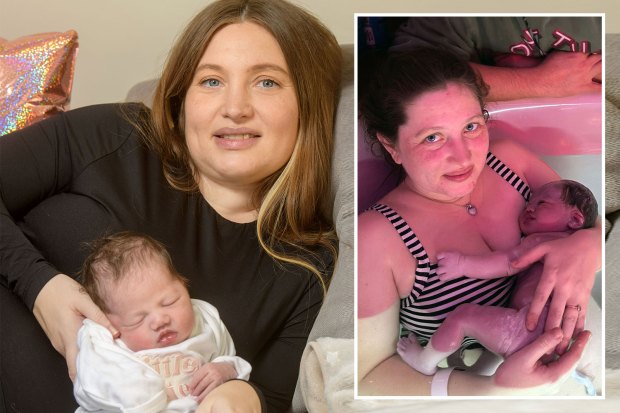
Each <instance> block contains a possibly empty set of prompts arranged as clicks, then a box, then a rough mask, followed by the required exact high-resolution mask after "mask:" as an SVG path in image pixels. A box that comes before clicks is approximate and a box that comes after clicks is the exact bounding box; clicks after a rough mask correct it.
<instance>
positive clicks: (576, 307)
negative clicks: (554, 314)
mask: <svg viewBox="0 0 620 413" xmlns="http://www.w3.org/2000/svg"><path fill="white" fill-rule="evenodd" d="M566 308H567V309H568V308H574V309H575V310H577V312H578V313H579V312H581V305H579V304H575V305H571V304H566Z"/></svg>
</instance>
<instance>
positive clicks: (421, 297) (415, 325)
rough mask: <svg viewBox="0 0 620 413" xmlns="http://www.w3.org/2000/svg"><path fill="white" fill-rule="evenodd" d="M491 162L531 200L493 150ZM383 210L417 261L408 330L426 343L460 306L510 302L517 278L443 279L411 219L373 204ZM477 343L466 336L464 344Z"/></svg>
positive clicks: (404, 315) (407, 307)
mask: <svg viewBox="0 0 620 413" xmlns="http://www.w3.org/2000/svg"><path fill="white" fill-rule="evenodd" d="M486 163H487V165H488V166H489V167H490V168H491V169H493V170H494V171H495V172H497V173H498V174H499V175H500V176H501V177H502V178H504V180H506V181H507V182H508V183H509V184H510V185H512V186H513V187H514V188H515V189H516V190H517V191H518V192H519V193H520V194H521V195H522V196H523V198H524V199H525V200H526V201H527V200H528V199H529V197H530V188H529V186H528V185H527V184H526V183H525V182H524V181H523V180H522V179H521V178H520V177H519V176H518V175H517V174H515V173H514V172H513V171H512V170H511V169H510V168H508V167H507V166H506V165H505V164H504V163H503V162H501V161H500V160H499V159H497V158H496V157H495V156H494V155H493V154H492V153H491V152H489V153H488V154H487V161H486ZM371 209H374V210H376V211H378V212H380V213H382V214H383V215H384V216H385V217H386V218H387V219H388V220H389V221H390V222H391V223H392V225H393V226H394V228H395V229H396V231H397V232H398V234H399V235H400V237H401V239H402V240H403V242H404V243H405V246H406V247H407V249H408V250H409V252H410V253H411V255H413V256H414V258H415V259H416V261H417V268H416V271H415V281H414V284H413V288H412V290H411V293H410V294H409V296H407V297H406V298H403V299H401V302H400V323H401V325H402V326H403V327H404V329H405V330H407V331H410V332H413V333H415V334H416V336H417V337H418V340H419V341H420V342H421V343H422V344H425V343H426V342H427V341H428V340H429V339H430V337H431V336H432V335H433V333H434V332H435V331H436V330H437V328H438V327H439V325H440V324H441V323H442V322H443V320H444V319H445V318H446V317H447V315H448V314H449V313H450V312H451V311H453V310H454V309H455V308H456V307H457V306H458V305H460V304H463V303H474V304H480V305H494V306H503V305H505V304H506V303H507V302H508V298H509V296H510V291H511V287H512V284H513V281H514V277H504V278H495V279H490V280H479V279H473V278H467V277H459V278H456V279H453V280H450V281H446V282H441V281H440V280H439V276H438V275H437V273H436V270H437V264H436V263H431V262H430V260H429V258H428V254H427V253H426V250H425V249H424V247H423V246H422V243H421V242H420V241H419V240H418V237H417V236H416V235H415V233H414V232H413V231H412V229H411V228H410V227H409V225H408V224H407V222H405V220H404V219H403V218H402V217H401V216H400V215H399V214H398V213H397V212H396V211H394V210H393V209H391V208H390V207H389V206H387V205H382V204H375V205H373V206H372V207H371ZM473 342H475V340H473V339H466V340H465V341H464V342H463V344H462V346H463V347H467V346H468V345H470V344H472V343H473Z"/></svg>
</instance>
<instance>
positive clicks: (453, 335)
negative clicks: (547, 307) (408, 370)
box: [397, 304, 546, 375]
mask: <svg viewBox="0 0 620 413" xmlns="http://www.w3.org/2000/svg"><path fill="white" fill-rule="evenodd" d="M527 310H528V307H524V308H522V309H521V310H515V309H512V308H504V307H494V306H481V305H477V304H461V305H460V306H458V307H457V308H456V309H455V310H454V311H453V312H451V313H450V314H449V315H448V317H447V318H446V319H445V320H444V322H443V323H442V324H441V326H440V327H439V328H438V329H437V331H436V332H435V334H433V337H431V341H430V342H429V343H428V344H427V346H426V347H424V348H422V347H421V346H420V345H419V344H418V343H417V341H416V340H415V338H411V337H408V338H404V339H401V340H400V341H399V342H398V346H397V351H398V354H400V356H401V357H402V359H403V360H404V361H405V362H406V363H407V364H409V365H410V366H411V367H413V368H415V369H416V370H418V371H419V372H421V373H424V374H429V375H430V374H434V372H435V371H436V370H437V363H439V362H440V361H441V360H443V359H444V358H446V357H447V356H449V355H450V354H452V353H453V352H455V351H457V350H458V349H459V348H460V346H461V341H462V340H463V337H465V336H467V337H473V338H475V339H477V340H478V341H479V342H480V344H482V345H483V346H484V347H485V348H486V349H488V350H490V351H492V352H494V353H496V354H499V355H501V356H508V355H510V354H512V353H514V352H515V351H517V350H518V349H520V348H521V347H523V346H525V345H526V344H529V343H530V342H532V341H533V340H534V339H535V338H536V337H538V336H539V335H540V334H541V332H542V329H543V327H544V320H545V319H546V314H543V315H542V316H541V317H540V320H539V323H538V326H537V327H536V329H535V330H534V331H532V332H530V331H528V330H527V329H526V328H525V315H526V314H527Z"/></svg>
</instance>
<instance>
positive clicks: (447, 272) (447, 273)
mask: <svg viewBox="0 0 620 413" xmlns="http://www.w3.org/2000/svg"><path fill="white" fill-rule="evenodd" d="M515 249H516V248H515ZM514 258H516V256H515V255H513V254H512V251H510V252H504V251H496V252H490V253H488V254H482V255H465V254H461V253H460V252H456V251H446V252H440V253H439V254H437V261H438V267H437V274H439V279H440V280H441V281H448V280H452V279H454V278H457V277H460V276H463V275H465V276H467V277H471V278H481V279H488V278H500V277H505V276H508V275H512V274H514V273H515V272H516V271H514V269H513V268H512V267H511V266H510V261H512V259H514Z"/></svg>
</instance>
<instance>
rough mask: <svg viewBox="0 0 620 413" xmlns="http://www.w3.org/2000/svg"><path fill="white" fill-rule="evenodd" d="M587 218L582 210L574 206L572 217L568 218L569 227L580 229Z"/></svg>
mask: <svg viewBox="0 0 620 413" xmlns="http://www.w3.org/2000/svg"><path fill="white" fill-rule="evenodd" d="M585 221H586V220H585V218H584V217H583V214H582V213H581V211H580V210H578V209H577V208H574V207H573V210H572V212H571V214H570V218H569V219H568V227H569V228H570V229H580V228H583V224H584V222H585Z"/></svg>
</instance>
